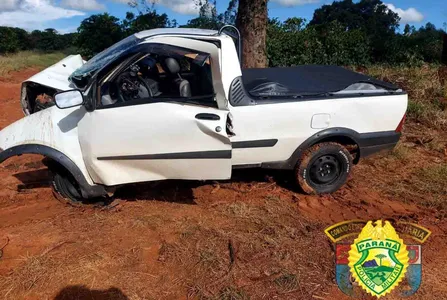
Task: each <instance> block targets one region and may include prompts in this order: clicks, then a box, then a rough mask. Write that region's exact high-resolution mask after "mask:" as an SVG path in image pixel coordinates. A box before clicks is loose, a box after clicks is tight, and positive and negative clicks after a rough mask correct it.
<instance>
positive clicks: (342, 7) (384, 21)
mask: <svg viewBox="0 0 447 300" xmlns="http://www.w3.org/2000/svg"><path fill="white" fill-rule="evenodd" d="M399 21H400V18H399V16H398V15H397V14H396V13H395V12H393V11H391V10H390V9H388V7H387V6H386V5H385V4H384V3H383V2H382V1H380V0H360V1H358V2H355V3H354V2H353V1H352V0H343V1H334V2H333V3H332V4H327V5H323V6H322V7H321V8H318V9H316V10H315V12H314V16H313V19H312V20H311V21H310V23H309V24H310V25H316V26H318V27H319V28H320V31H322V32H324V31H325V29H326V27H327V26H328V25H329V24H331V23H332V22H337V23H339V24H341V25H342V26H344V27H345V30H361V31H362V32H364V33H365V34H366V35H367V37H368V39H369V40H370V42H371V43H372V44H374V53H373V55H374V57H383V58H384V57H387V56H388V54H389V52H391V54H392V52H393V51H394V50H393V49H392V47H393V46H392V44H393V42H394V41H393V38H394V37H395V33H396V30H397V28H398V27H399Z"/></svg>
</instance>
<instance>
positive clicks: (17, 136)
mask: <svg viewBox="0 0 447 300" xmlns="http://www.w3.org/2000/svg"><path fill="white" fill-rule="evenodd" d="M85 113H86V110H85V108H84V107H77V108H72V109H67V110H60V109H58V108H57V107H56V106H53V107H50V108H48V109H46V110H43V111H40V112H38V113H35V114H32V115H30V116H26V117H24V118H23V119H20V120H18V121H16V122H14V123H12V124H11V125H9V126H7V127H6V128H3V129H2V130H1V131H0V148H1V149H3V151H5V150H7V149H10V148H13V147H17V146H20V145H27V144H32V145H42V146H47V147H49V148H51V149H55V150H57V151H60V152H62V153H64V154H65V155H66V156H67V157H68V158H69V159H71V160H72V161H73V162H74V163H75V164H76V165H77V166H78V168H79V169H80V170H81V172H82V174H83V175H84V177H85V179H86V181H87V182H88V183H89V184H91V185H93V184H94V183H93V180H92V179H91V177H90V175H89V174H88V172H87V168H86V167H85V164H84V160H83V158H82V152H81V148H80V146H79V140H78V127H77V125H78V123H79V121H80V120H81V119H82V118H83V117H84V115H85Z"/></svg>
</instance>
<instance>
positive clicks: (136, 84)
mask: <svg viewBox="0 0 447 300" xmlns="http://www.w3.org/2000/svg"><path fill="white" fill-rule="evenodd" d="M116 85H117V92H118V102H127V101H131V100H135V99H141V98H144V97H145V96H146V97H152V92H151V89H150V87H149V85H148V84H147V82H146V81H145V80H144V79H143V78H142V77H141V76H138V75H136V74H135V75H134V74H132V72H125V73H123V74H121V75H119V76H118V78H117V80H116Z"/></svg>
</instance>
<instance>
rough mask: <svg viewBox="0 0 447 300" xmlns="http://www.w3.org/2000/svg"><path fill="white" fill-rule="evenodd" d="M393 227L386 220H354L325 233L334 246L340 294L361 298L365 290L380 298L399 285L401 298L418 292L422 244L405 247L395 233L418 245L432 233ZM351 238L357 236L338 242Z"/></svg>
mask: <svg viewBox="0 0 447 300" xmlns="http://www.w3.org/2000/svg"><path fill="white" fill-rule="evenodd" d="M383 224H384V225H383ZM394 224H395V227H396V229H395V228H394V227H393V226H392V225H391V223H390V222H388V221H385V222H382V221H381V220H379V221H376V222H375V223H374V224H373V222H372V221H369V222H365V221H361V220H353V221H346V222H341V223H338V224H335V225H333V226H330V227H329V228H327V229H326V230H325V233H326V235H327V236H328V237H329V238H330V239H331V240H332V241H333V242H334V243H335V268H336V278H335V279H336V281H337V284H338V287H339V288H340V290H341V291H342V292H343V293H345V294H346V295H349V296H351V297H353V298H361V297H362V295H363V293H364V292H365V291H366V292H367V293H369V294H371V295H374V296H376V297H378V298H379V297H382V296H384V295H386V294H388V293H390V292H391V291H392V290H393V289H394V288H396V287H397V286H398V285H399V288H398V290H399V291H398V293H399V294H400V296H401V297H408V296H411V295H413V294H414V293H416V292H417V290H418V289H419V287H420V285H421V278H422V265H421V263H422V252H421V245H405V243H404V241H403V240H402V239H401V238H400V237H399V235H398V233H397V232H399V234H400V235H402V236H405V237H409V238H412V239H413V240H416V241H418V242H419V243H423V242H425V241H426V240H427V238H428V237H429V235H430V234H431V232H430V231H429V230H427V229H425V228H423V227H421V226H419V225H416V224H412V223H406V222H396V223H394ZM374 225H375V226H374ZM396 231H397V232H396ZM352 236H357V238H356V239H355V240H354V242H353V243H346V242H341V240H344V239H348V238H350V240H351V241H352V239H353V238H352ZM362 291H363V292H362Z"/></svg>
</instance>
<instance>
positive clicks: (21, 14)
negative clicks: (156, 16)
mask: <svg viewBox="0 0 447 300" xmlns="http://www.w3.org/2000/svg"><path fill="white" fill-rule="evenodd" d="M128 1H129V0H0V26H15V27H21V28H24V29H27V30H33V29H45V28H55V29H57V30H58V31H59V32H62V33H65V32H74V31H76V29H77V27H78V26H79V23H80V22H81V21H82V20H83V19H84V18H87V17H88V16H90V15H92V14H96V13H102V12H108V13H110V14H112V15H115V16H117V17H119V18H123V17H124V16H125V13H126V11H132V8H130V7H129V6H128V4H127V2H128ZM155 1H156V2H157V5H156V8H157V10H158V12H160V13H167V14H168V15H169V16H170V18H174V19H176V20H177V21H178V23H179V24H185V23H186V22H187V20H189V19H191V18H193V17H194V16H196V15H197V13H198V12H197V7H196V6H195V4H194V0H155ZM217 2H218V3H217V6H218V10H219V12H223V11H225V9H226V8H227V6H228V0H218V1H217ZM331 2H332V1H325V0H271V1H270V4H269V17H278V18H279V19H281V20H285V19H287V18H288V17H302V18H305V19H307V20H310V19H312V15H313V12H314V10H315V9H316V8H318V7H320V6H321V5H323V4H328V3H331ZM385 3H386V5H387V6H388V8H389V9H391V10H393V11H395V12H396V13H398V14H399V16H400V17H401V28H403V25H405V24H407V23H409V24H411V25H415V26H416V27H419V26H421V25H423V24H425V23H426V22H432V23H434V24H435V25H436V26H437V27H441V28H443V23H444V22H447V0H390V1H389V2H388V1H385Z"/></svg>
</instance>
